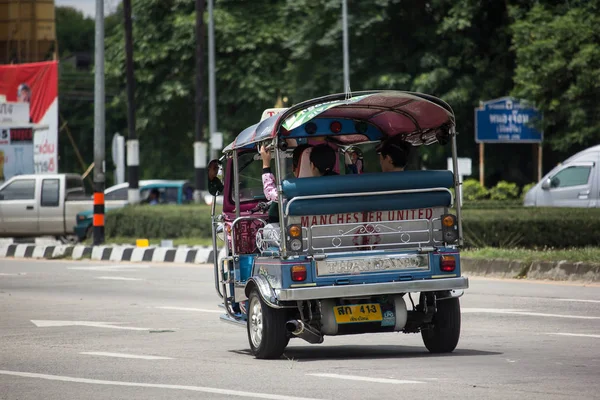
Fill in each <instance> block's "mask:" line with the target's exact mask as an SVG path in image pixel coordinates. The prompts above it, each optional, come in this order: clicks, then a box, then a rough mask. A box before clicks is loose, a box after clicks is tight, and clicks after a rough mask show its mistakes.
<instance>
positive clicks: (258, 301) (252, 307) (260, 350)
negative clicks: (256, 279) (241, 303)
mask: <svg viewBox="0 0 600 400" xmlns="http://www.w3.org/2000/svg"><path fill="white" fill-rule="evenodd" d="M248 303H249V305H248V323H247V325H246V326H247V330H248V343H250V350H251V351H252V354H254V356H255V357H256V358H267V359H268V358H279V357H281V355H282V354H283V351H284V350H285V348H286V346H287V345H288V342H289V340H290V339H289V338H288V336H287V332H286V330H285V322H286V320H285V312H284V311H283V310H279V309H275V308H271V307H269V306H268V305H267V304H265V302H264V301H263V299H262V297H261V296H260V293H259V292H258V289H256V288H255V289H252V291H251V292H250V296H249V297H248Z"/></svg>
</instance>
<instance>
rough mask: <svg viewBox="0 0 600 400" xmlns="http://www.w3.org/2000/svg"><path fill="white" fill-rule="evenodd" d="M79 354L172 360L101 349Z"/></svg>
mask: <svg viewBox="0 0 600 400" xmlns="http://www.w3.org/2000/svg"><path fill="white" fill-rule="evenodd" d="M79 354H86V355H89V356H103V357H116V358H136V359H140V360H172V358H171V357H159V356H139V355H136V354H124V353H106V352H103V351H85V352H83V353H79Z"/></svg>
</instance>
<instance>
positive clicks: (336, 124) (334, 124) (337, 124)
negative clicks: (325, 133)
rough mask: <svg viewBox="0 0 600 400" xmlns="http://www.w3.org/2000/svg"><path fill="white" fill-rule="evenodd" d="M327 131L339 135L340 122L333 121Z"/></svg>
mask: <svg viewBox="0 0 600 400" xmlns="http://www.w3.org/2000/svg"><path fill="white" fill-rule="evenodd" d="M329 129H330V130H331V132H333V133H340V132H341V131H342V123H341V122H340V121H333V122H332V123H331V124H330V125H329Z"/></svg>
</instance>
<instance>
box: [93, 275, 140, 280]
mask: <svg viewBox="0 0 600 400" xmlns="http://www.w3.org/2000/svg"><path fill="white" fill-rule="evenodd" d="M96 279H104V280H107V281H143V279H140V278H126V277H124V276H99V277H97V278H96Z"/></svg>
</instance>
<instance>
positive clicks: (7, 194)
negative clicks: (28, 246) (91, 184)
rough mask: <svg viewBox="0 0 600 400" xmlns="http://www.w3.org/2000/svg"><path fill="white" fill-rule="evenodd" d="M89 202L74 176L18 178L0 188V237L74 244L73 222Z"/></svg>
mask: <svg viewBox="0 0 600 400" xmlns="http://www.w3.org/2000/svg"><path fill="white" fill-rule="evenodd" d="M92 207H93V202H92V200H91V198H90V196H89V195H86V193H85V187H84V185H83V179H82V178H81V176H80V175H77V174H51V175H19V176H15V177H13V178H11V179H9V180H8V181H6V182H5V183H4V184H2V185H1V186H0V237H36V236H55V237H56V238H57V239H59V240H61V241H62V242H64V243H69V242H74V241H76V236H75V235H74V231H73V222H74V221H75V216H76V215H77V213H79V212H81V211H83V210H89V209H91V208H92Z"/></svg>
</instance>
